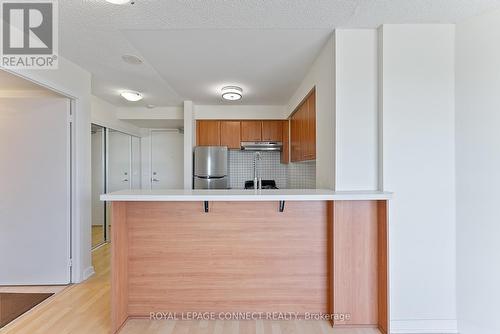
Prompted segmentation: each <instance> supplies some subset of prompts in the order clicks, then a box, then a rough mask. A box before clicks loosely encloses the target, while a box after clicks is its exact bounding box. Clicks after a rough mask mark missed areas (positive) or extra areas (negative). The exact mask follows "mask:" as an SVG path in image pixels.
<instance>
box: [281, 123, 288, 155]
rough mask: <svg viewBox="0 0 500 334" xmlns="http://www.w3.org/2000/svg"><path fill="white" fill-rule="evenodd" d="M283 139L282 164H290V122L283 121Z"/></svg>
mask: <svg viewBox="0 0 500 334" xmlns="http://www.w3.org/2000/svg"><path fill="white" fill-rule="evenodd" d="M281 122H282V123H281V138H282V141H283V150H282V151H281V163H282V164H287V163H289V162H290V121H288V120H286V121H281Z"/></svg>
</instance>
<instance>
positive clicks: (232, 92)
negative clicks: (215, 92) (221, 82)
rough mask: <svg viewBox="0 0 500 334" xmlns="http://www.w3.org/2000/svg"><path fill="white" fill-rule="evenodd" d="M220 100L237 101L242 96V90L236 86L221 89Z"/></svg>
mask: <svg viewBox="0 0 500 334" xmlns="http://www.w3.org/2000/svg"><path fill="white" fill-rule="evenodd" d="M221 92H222V98H223V99H224V100H228V101H238V100H240V99H241V97H242V96H243V89H241V88H240V87H238V86H226V87H223V88H222V89H221Z"/></svg>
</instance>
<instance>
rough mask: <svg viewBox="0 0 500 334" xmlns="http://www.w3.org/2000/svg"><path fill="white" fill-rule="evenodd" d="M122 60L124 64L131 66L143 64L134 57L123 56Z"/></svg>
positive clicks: (139, 59)
mask: <svg viewBox="0 0 500 334" xmlns="http://www.w3.org/2000/svg"><path fill="white" fill-rule="evenodd" d="M122 59H123V61H124V62H126V63H127V64H131V65H141V64H142V63H143V61H142V59H141V58H139V57H137V56H134V55H123V56H122Z"/></svg>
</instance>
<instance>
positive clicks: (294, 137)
mask: <svg viewBox="0 0 500 334" xmlns="http://www.w3.org/2000/svg"><path fill="white" fill-rule="evenodd" d="M290 158H291V161H292V162H296V161H300V160H301V156H300V108H299V109H298V110H297V111H296V112H295V113H294V114H293V115H292V116H291V117H290Z"/></svg>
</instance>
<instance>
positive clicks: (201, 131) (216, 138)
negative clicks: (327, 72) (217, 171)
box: [196, 112, 307, 164]
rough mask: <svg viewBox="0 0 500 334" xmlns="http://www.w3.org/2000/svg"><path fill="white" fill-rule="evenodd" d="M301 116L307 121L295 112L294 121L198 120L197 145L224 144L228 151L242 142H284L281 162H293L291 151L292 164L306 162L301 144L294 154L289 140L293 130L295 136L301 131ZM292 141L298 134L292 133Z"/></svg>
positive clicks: (238, 147) (304, 116)
mask: <svg viewBox="0 0 500 334" xmlns="http://www.w3.org/2000/svg"><path fill="white" fill-rule="evenodd" d="M301 115H303V116H302V118H303V119H306V118H307V115H306V113H304V112H300V113H299V112H296V113H295V114H294V116H292V119H291V120H263V121H261V120H241V121H240V120H197V121H196V145H197V146H213V145H215V146H218V145H222V146H227V147H228V148H229V149H240V148H241V142H242V141H281V142H283V151H282V153H281V162H282V163H285V164H286V163H289V162H290V152H292V156H293V157H292V161H301V160H305V159H304V158H303V156H304V154H305V153H304V152H305V151H304V152H302V150H301V149H300V145H299V146H297V147H294V150H292V151H291V150H290V140H289V139H290V127H292V129H293V130H292V131H294V134H295V132H296V131H297V129H299V127H297V124H296V118H297V116H301ZM302 123H303V121H302ZM302 123H301V124H302ZM300 129H301V131H306V129H305V128H304V127H303V126H300ZM301 136H302V137H303V136H305V134H303V135H301ZM302 137H301V138H302ZM292 138H295V135H293V134H292ZM299 142H305V139H303V140H302V141H299ZM292 145H293V144H292ZM297 154H299V155H297Z"/></svg>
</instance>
